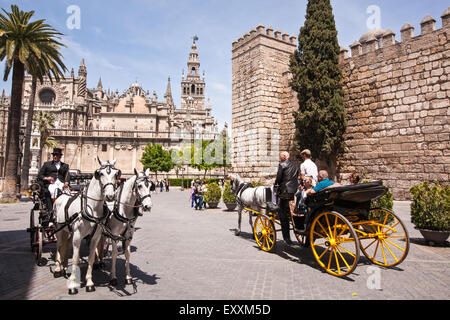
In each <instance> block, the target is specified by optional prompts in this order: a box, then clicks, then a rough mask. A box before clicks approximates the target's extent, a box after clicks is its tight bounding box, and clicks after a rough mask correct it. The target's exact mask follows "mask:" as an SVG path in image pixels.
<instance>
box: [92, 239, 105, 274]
mask: <svg viewBox="0 0 450 320" xmlns="http://www.w3.org/2000/svg"><path fill="white" fill-rule="evenodd" d="M104 245H105V237H104V236H103V235H102V236H101V237H100V240H99V241H98V245H97V248H95V262H94V269H102V268H103V267H104V266H105V263H104V262H103V257H104V255H105V253H104V252H103V246H104Z"/></svg>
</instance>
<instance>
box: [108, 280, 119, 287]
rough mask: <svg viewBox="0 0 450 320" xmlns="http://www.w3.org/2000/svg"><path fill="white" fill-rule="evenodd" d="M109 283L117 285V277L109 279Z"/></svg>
mask: <svg viewBox="0 0 450 320" xmlns="http://www.w3.org/2000/svg"><path fill="white" fill-rule="evenodd" d="M109 284H110V285H112V286H113V287H115V286H117V279H111V280H109Z"/></svg>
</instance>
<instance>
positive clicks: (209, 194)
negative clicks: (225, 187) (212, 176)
mask: <svg viewBox="0 0 450 320" xmlns="http://www.w3.org/2000/svg"><path fill="white" fill-rule="evenodd" d="M206 189H207V190H206V193H205V198H204V199H205V202H206V203H209V202H220V198H221V197H222V189H221V188H220V187H219V185H218V184H217V183H216V182H212V183H209V184H207V185H206Z"/></svg>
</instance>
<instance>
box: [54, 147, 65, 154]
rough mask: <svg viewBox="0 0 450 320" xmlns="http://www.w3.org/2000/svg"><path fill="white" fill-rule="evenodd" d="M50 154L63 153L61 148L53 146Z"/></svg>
mask: <svg viewBox="0 0 450 320" xmlns="http://www.w3.org/2000/svg"><path fill="white" fill-rule="evenodd" d="M52 154H59V155H62V154H63V153H62V149H60V148H53V152H52Z"/></svg>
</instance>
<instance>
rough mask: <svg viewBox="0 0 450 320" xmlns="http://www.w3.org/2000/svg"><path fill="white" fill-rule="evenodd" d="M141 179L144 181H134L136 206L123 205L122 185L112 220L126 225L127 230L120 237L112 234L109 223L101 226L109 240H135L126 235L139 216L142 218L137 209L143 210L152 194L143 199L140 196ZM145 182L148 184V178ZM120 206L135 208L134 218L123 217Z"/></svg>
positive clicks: (133, 189)
mask: <svg viewBox="0 0 450 320" xmlns="http://www.w3.org/2000/svg"><path fill="white" fill-rule="evenodd" d="M139 179H142V178H136V180H135V181H134V184H133V188H132V191H133V192H135V193H136V196H137V197H136V198H137V199H136V202H135V204H134V205H130V204H127V203H123V202H121V201H120V200H121V198H122V192H123V187H124V185H123V184H122V185H121V186H120V191H119V195H118V199H117V201H116V203H115V205H114V209H113V212H112V213H113V215H112V218H115V219H116V220H118V221H119V222H121V223H123V224H125V225H126V227H125V230H124V231H123V232H122V234H120V235H118V236H115V235H114V234H113V233H112V231H111V228H110V227H108V221H107V222H106V223H105V224H101V225H100V226H101V227H102V232H103V235H104V236H106V237H108V238H110V239H112V240H114V241H119V240H121V241H131V240H132V239H133V236H132V235H130V236H128V237H126V234H127V233H128V231H129V230H130V229H131V228H132V224H133V223H134V222H135V221H136V220H137V218H138V217H139V216H142V214H140V213H139V212H138V210H137V209H138V208H142V206H143V204H142V203H143V201H144V200H145V199H146V198H151V195H150V194H148V195H145V196H144V197H141V196H140V195H139V193H138V192H137V182H138V180H139ZM144 180H145V181H146V182H148V179H147V178H146V177H145V178H144ZM120 205H123V206H126V207H129V208H134V210H133V211H134V216H133V217H132V218H127V217H124V216H122V215H121V214H120V210H119V208H120ZM108 211H110V210H109V209H108ZM109 216H111V212H109V215H108V218H109Z"/></svg>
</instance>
